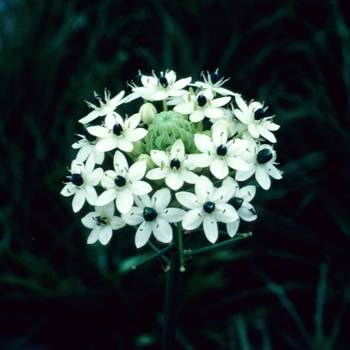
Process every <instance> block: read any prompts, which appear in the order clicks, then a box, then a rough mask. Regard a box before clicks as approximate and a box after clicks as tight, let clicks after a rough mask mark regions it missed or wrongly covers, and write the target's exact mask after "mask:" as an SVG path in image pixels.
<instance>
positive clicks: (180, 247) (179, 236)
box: [177, 222, 186, 272]
mask: <svg viewBox="0 0 350 350" xmlns="http://www.w3.org/2000/svg"><path fill="white" fill-rule="evenodd" d="M177 239H178V243H179V255H180V271H181V272H185V271H186V269H185V263H184V247H183V242H182V229H181V224H180V222H178V223H177Z"/></svg>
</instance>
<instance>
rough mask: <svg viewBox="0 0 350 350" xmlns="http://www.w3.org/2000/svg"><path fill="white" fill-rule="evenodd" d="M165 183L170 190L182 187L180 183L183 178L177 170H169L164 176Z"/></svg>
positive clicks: (182, 181)
mask: <svg viewBox="0 0 350 350" xmlns="http://www.w3.org/2000/svg"><path fill="white" fill-rule="evenodd" d="M165 183H166V184H167V186H168V187H170V188H171V189H172V190H174V191H176V190H178V189H179V188H181V187H182V185H183V184H184V180H183V179H182V177H181V175H180V174H179V173H178V172H174V171H171V172H169V174H168V176H167V177H166V178H165Z"/></svg>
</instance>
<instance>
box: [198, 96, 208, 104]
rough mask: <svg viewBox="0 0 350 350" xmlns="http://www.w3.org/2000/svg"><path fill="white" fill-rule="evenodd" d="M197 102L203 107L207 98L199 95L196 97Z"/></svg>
mask: <svg viewBox="0 0 350 350" xmlns="http://www.w3.org/2000/svg"><path fill="white" fill-rule="evenodd" d="M197 102H198V106H199V107H204V106H205V104H206V103H207V98H206V97H205V96H204V95H199V96H198V97H197Z"/></svg>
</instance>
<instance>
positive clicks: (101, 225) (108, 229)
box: [81, 203, 125, 245]
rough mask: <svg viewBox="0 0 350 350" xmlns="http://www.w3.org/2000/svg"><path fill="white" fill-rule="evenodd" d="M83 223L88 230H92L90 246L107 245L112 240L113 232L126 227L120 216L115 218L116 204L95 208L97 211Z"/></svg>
mask: <svg viewBox="0 0 350 350" xmlns="http://www.w3.org/2000/svg"><path fill="white" fill-rule="evenodd" d="M81 222H82V223H83V225H84V226H85V227H87V228H90V229H92V231H91V233H90V235H89V237H88V239H87V243H88V244H93V243H95V242H97V241H98V240H99V241H100V243H101V244H103V245H106V244H107V243H108V242H109V241H110V239H111V238H112V234H113V230H119V229H120V228H122V227H124V226H125V222H124V221H123V220H122V219H121V218H120V217H118V216H114V203H109V204H107V205H104V206H101V207H97V206H96V207H95V211H93V212H90V213H88V214H87V215H85V216H84V217H83V218H82V219H81Z"/></svg>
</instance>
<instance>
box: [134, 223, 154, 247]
mask: <svg viewBox="0 0 350 350" xmlns="http://www.w3.org/2000/svg"><path fill="white" fill-rule="evenodd" d="M151 233H152V228H151V223H150V222H146V221H144V222H143V223H142V224H141V225H140V226H139V228H138V229H137V231H136V235H135V245H136V248H141V247H143V246H144V245H145V244H146V243H147V241H148V240H149V238H150V237H151Z"/></svg>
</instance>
